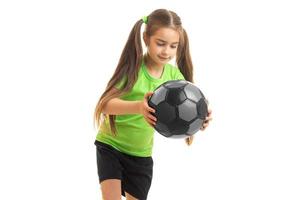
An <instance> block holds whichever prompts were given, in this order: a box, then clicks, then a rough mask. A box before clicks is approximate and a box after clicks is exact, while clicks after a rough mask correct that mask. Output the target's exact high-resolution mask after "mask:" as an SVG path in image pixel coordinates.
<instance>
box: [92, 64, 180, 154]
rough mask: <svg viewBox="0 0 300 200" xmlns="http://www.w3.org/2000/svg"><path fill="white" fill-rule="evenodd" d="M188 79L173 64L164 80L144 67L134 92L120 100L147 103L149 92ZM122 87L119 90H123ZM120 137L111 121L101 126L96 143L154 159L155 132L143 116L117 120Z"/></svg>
mask: <svg viewBox="0 0 300 200" xmlns="http://www.w3.org/2000/svg"><path fill="white" fill-rule="evenodd" d="M180 79H184V77H183V75H182V74H181V72H180V71H179V69H178V68H177V67H174V66H173V65H171V64H166V65H165V66H164V70H163V73H162V75H161V77H160V78H154V77H152V76H151V75H150V74H149V73H148V71H147V68H146V66H145V64H144V63H142V65H141V67H140V70H139V73H138V79H137V81H136V83H135V85H134V86H133V88H132V90H131V91H130V92H128V93H126V94H124V95H123V96H122V97H120V99H122V100H126V101H137V100H143V98H144V95H145V94H146V93H147V92H149V91H154V90H155V89H156V88H157V87H158V86H160V85H161V84H163V83H164V82H166V81H169V80H180ZM120 86H121V84H118V85H117V86H116V87H117V88H120ZM115 124H116V130H117V135H116V136H113V135H112V134H111V132H110V128H109V120H108V117H106V118H105V120H104V122H103V123H102V124H101V127H100V130H99V132H98V134H97V137H96V140H97V141H100V142H103V143H106V144H109V145H111V146H112V147H114V148H115V149H117V150H119V151H121V152H123V153H126V154H129V155H133V156H140V157H148V156H151V155H152V147H153V136H154V134H153V133H154V129H153V128H152V127H151V126H150V125H149V124H148V123H147V121H146V120H145V119H144V116H143V115H140V114H126V115H117V116H116V120H115Z"/></svg>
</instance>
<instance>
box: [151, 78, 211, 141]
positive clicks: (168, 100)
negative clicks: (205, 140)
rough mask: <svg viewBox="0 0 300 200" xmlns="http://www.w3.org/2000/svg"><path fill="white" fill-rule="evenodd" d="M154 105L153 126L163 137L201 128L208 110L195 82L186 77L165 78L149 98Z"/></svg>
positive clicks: (188, 132)
mask: <svg viewBox="0 0 300 200" xmlns="http://www.w3.org/2000/svg"><path fill="white" fill-rule="evenodd" d="M148 104H149V106H150V107H152V108H153V109H155V113H153V115H154V116H155V117H156V118H157V121H156V125H155V126H154V128H155V130H156V131H157V132H159V133H160V134H162V135H163V136H165V137H170V138H184V137H187V136H191V135H193V134H195V133H196V132H197V131H199V130H200V128H201V127H202V125H203V123H204V121H205V118H206V116H207V114H208V110H207V100H206V99H205V97H204V95H203V93H202V92H201V91H200V89H199V88H198V87H197V86H195V85H194V84H192V83H190V82H188V81H185V80H173V81H167V82H165V83H163V84H162V85H160V86H159V87H158V88H156V89H155V90H154V93H153V94H152V96H151V97H150V99H149V100H148Z"/></svg>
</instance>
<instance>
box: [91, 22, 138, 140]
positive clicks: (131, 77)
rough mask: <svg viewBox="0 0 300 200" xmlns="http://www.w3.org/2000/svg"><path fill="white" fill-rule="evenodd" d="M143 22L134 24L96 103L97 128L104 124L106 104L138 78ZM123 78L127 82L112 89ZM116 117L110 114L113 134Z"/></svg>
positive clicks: (95, 119) (95, 118)
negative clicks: (114, 68)
mask: <svg viewBox="0 0 300 200" xmlns="http://www.w3.org/2000/svg"><path fill="white" fill-rule="evenodd" d="M142 24H143V20H142V19H140V20H138V21H137V22H136V23H135V25H134V26H133V28H132V30H131V32H130V34H129V37H128V40H127V42H126V44H125V47H124V49H123V51H122V54H121V57H120V59H119V62H118V65H117V67H116V70H115V72H114V74H113V76H112V77H111V79H110V80H109V82H108V84H107V86H106V89H105V91H104V93H103V94H102V95H101V97H100V99H99V101H98V103H97V105H96V108H95V112H94V122H95V124H96V127H97V129H99V127H100V126H101V124H102V120H101V119H102V117H104V118H105V115H104V116H101V115H102V114H101V113H102V110H103V107H104V105H105V104H106V103H107V102H108V101H109V100H111V99H113V98H118V97H120V96H122V95H123V94H125V93H126V92H128V91H130V90H131V89H132V87H133V86H134V84H135V82H136V80H137V77H138V71H139V68H140V65H141V62H142V58H143V48H142V41H141V36H140V34H141V31H140V30H141V26H142ZM123 79H125V82H124V84H123V85H122V86H121V88H120V89H119V90H117V91H115V90H112V89H113V88H114V87H115V86H116V85H117V84H118V83H120V81H122V80H123ZM113 91H114V92H113ZM115 118H116V116H115V115H109V124H110V129H111V131H112V133H113V135H115V134H116V126H115Z"/></svg>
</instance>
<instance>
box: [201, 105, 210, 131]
mask: <svg viewBox="0 0 300 200" xmlns="http://www.w3.org/2000/svg"><path fill="white" fill-rule="evenodd" d="M211 112H212V110H211V109H210V108H208V115H207V117H206V119H205V121H204V123H203V126H202V127H201V129H200V130H201V131H204V130H205V129H206V128H207V127H208V125H209V122H210V121H211V120H212V117H211Z"/></svg>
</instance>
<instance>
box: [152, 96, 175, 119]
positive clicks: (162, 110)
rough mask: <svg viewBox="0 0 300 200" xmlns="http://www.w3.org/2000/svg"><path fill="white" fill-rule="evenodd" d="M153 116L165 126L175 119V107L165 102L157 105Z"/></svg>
mask: <svg viewBox="0 0 300 200" xmlns="http://www.w3.org/2000/svg"><path fill="white" fill-rule="evenodd" d="M155 116H156V117H157V120H158V121H160V122H161V123H164V124H167V123H169V122H171V121H173V120H175V118H176V110H175V107H173V106H171V105H170V104H168V103H167V102H166V101H163V102H162V103H160V104H158V106H157V107H156V110H155Z"/></svg>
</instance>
